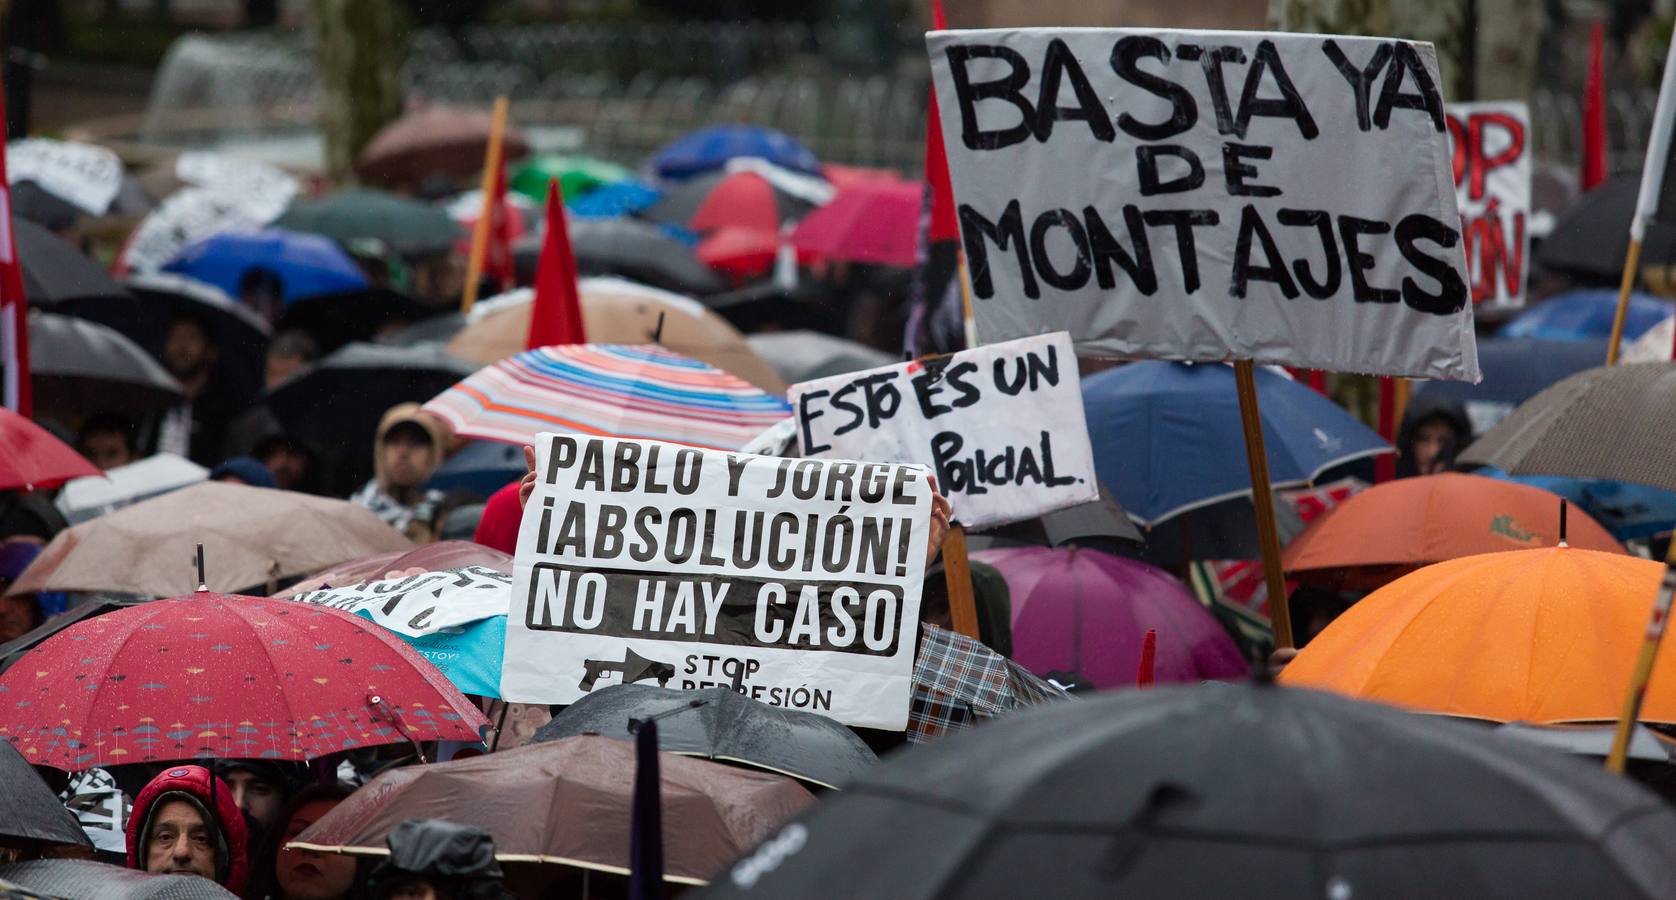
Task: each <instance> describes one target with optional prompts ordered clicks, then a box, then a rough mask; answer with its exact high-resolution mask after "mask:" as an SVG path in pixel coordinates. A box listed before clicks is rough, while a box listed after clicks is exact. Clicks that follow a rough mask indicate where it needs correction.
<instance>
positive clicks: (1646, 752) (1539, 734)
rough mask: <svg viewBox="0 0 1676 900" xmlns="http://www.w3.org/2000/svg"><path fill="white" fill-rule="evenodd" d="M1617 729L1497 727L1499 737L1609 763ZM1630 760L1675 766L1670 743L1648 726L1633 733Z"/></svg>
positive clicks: (1523, 724)
mask: <svg viewBox="0 0 1676 900" xmlns="http://www.w3.org/2000/svg"><path fill="white" fill-rule="evenodd" d="M1616 731H1617V726H1616V725H1529V724H1526V723H1524V722H1509V723H1507V724H1506V725H1498V726H1496V733H1497V734H1504V735H1507V736H1508V737H1511V738H1516V739H1518V740H1522V741H1525V742H1527V743H1531V744H1535V745H1537V746H1541V747H1549V748H1552V749H1554V750H1559V751H1561V752H1563V753H1570V754H1572V755H1573V756H1594V757H1599V758H1601V759H1605V758H1606V756H1607V754H1608V753H1610V752H1611V750H1612V737H1613V733H1614V732H1616ZM1629 758H1630V760H1632V761H1638V762H1653V763H1660V764H1663V765H1670V764H1671V745H1670V739H1669V738H1665V737H1661V736H1660V735H1659V733H1658V732H1656V731H1654V730H1653V729H1651V728H1648V727H1647V726H1645V725H1636V726H1635V727H1634V729H1632V730H1631V732H1630V738H1629Z"/></svg>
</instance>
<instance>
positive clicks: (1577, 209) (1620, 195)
mask: <svg viewBox="0 0 1676 900" xmlns="http://www.w3.org/2000/svg"><path fill="white" fill-rule="evenodd" d="M1640 189H1641V176H1640V175H1639V174H1633V175H1632V174H1624V175H1617V176H1614V177H1612V178H1609V179H1607V180H1606V181H1604V182H1602V183H1601V184H1600V185H1598V186H1597V187H1595V188H1594V189H1593V190H1591V191H1588V192H1587V193H1585V194H1583V195H1582V196H1580V197H1578V198H1577V199H1576V201H1575V202H1573V203H1572V204H1571V205H1570V206H1568V207H1566V209H1564V210H1563V211H1561V212H1560V214H1559V215H1558V217H1556V218H1555V220H1554V227H1553V229H1552V230H1550V231H1549V232H1548V236H1547V237H1546V238H1544V239H1543V241H1542V243H1540V244H1538V245H1537V246H1536V248H1535V249H1536V262H1537V264H1538V265H1540V266H1541V267H1542V268H1544V269H1548V270H1551V271H1556V272H1564V273H1567V274H1570V275H1572V276H1574V277H1581V278H1584V279H1587V280H1591V281H1597V282H1599V283H1600V284H1602V285H1607V284H1614V285H1615V284H1617V283H1618V279H1619V277H1620V276H1622V275H1623V271H1624V258H1625V256H1626V255H1627V254H1628V252H1629V220H1630V218H1631V217H1632V216H1633V215H1634V214H1635V197H1636V194H1637V193H1638V192H1639V191H1640ZM1673 256H1676V229H1672V228H1670V227H1668V226H1664V225H1660V224H1659V223H1656V222H1654V223H1649V227H1648V229H1647V236H1646V238H1645V239H1644V240H1643V242H1642V247H1641V261H1642V262H1643V263H1644V264H1648V265H1654V266H1665V265H1669V264H1670V263H1671V262H1672V257H1673Z"/></svg>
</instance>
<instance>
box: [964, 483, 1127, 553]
mask: <svg viewBox="0 0 1676 900" xmlns="http://www.w3.org/2000/svg"><path fill="white" fill-rule="evenodd" d="M1144 540H1145V539H1144V538H1142V537H1141V532H1140V529H1138V528H1136V527H1135V523H1134V522H1132V521H1130V520H1129V514H1128V513H1125V512H1124V511H1123V507H1121V506H1119V505H1118V503H1117V499H1116V498H1114V497H1113V496H1112V493H1111V491H1109V490H1107V489H1106V486H1105V485H1103V484H1102V485H1100V496H1099V498H1098V499H1095V500H1090V501H1088V502H1087V503H1078V504H1077V505H1075V506H1067V507H1065V508H1064V509H1056V510H1054V511H1053V512H1050V513H1044V514H1043V515H1040V516H1037V517H1036V518H1034V519H1025V520H1023V521H1020V522H1011V523H1008V524H1006V525H1000V526H996V527H994V528H988V529H985V530H984V531H982V532H973V533H968V534H967V535H966V545H967V546H968V547H970V548H971V549H973V550H987V549H990V548H991V547H1011V546H1020V545H1023V546H1031V545H1034V546H1040V547H1063V546H1065V545H1067V544H1069V545H1077V544H1082V545H1085V546H1100V547H1105V546H1107V545H1109V546H1111V547H1113V548H1115V547H1117V546H1119V545H1120V544H1124V543H1133V544H1139V543H1142V542H1143V541H1144Z"/></svg>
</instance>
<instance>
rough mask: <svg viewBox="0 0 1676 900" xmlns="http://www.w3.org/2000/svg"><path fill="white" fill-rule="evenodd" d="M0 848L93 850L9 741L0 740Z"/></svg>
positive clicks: (69, 816) (57, 801)
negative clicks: (66, 846) (63, 846)
mask: <svg viewBox="0 0 1676 900" xmlns="http://www.w3.org/2000/svg"><path fill="white" fill-rule="evenodd" d="M0 809H4V810H5V811H6V816H5V818H4V819H0V846H7V847H12V848H14V849H21V850H35V849H38V848H40V846H41V845H43V844H69V845H71V846H75V847H92V846H93V845H92V842H91V841H89V840H88V839H87V834H86V833H85V832H83V831H82V830H81V825H80V824H79V823H77V822H76V817H75V816H74V815H72V814H71V813H70V811H69V810H68V809H66V808H65V807H64V803H63V802H62V801H60V800H59V799H58V795H57V794H55V793H53V791H52V788H50V787H48V786H47V783H46V782H44V781H42V780H41V776H39V775H37V774H35V770H34V769H31V768H29V761H28V760H26V759H24V758H23V756H22V755H20V754H19V753H18V752H17V748H16V747H13V746H12V745H11V743H10V742H8V741H0Z"/></svg>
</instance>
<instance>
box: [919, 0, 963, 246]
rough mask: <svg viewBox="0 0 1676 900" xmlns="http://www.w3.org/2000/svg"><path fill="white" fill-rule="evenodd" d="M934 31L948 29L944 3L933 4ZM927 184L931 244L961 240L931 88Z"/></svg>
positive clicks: (927, 116)
mask: <svg viewBox="0 0 1676 900" xmlns="http://www.w3.org/2000/svg"><path fill="white" fill-rule="evenodd" d="M931 27H932V28H934V29H936V30H938V31H942V30H943V29H945V28H948V27H949V25H948V21H947V20H946V19H945V18H944V17H943V0H931ZM925 180H926V183H927V184H929V185H930V187H931V233H930V240H931V242H932V243H937V242H938V241H954V240H959V239H960V225H959V221H958V219H957V218H956V216H955V211H954V185H953V184H951V183H950V182H949V154H948V152H947V151H946V150H944V148H943V126H942V124H941V123H940V122H939V121H938V119H937V86H936V85H935V84H933V85H932V86H931V106H930V107H929V108H928V109H927V110H926V112H925Z"/></svg>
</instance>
